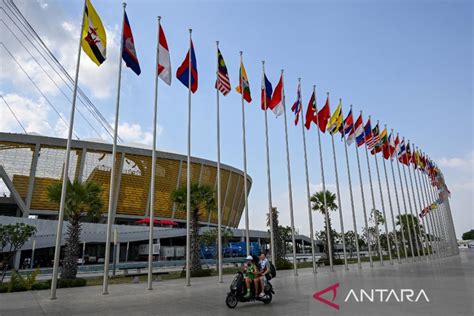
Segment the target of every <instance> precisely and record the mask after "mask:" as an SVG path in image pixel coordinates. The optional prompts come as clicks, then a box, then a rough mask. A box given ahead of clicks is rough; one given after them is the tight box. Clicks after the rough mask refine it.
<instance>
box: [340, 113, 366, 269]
mask: <svg viewBox="0 0 474 316" xmlns="http://www.w3.org/2000/svg"><path fill="white" fill-rule="evenodd" d="M350 111H351V113H352V104H351V110H350ZM341 115H342V112H341ZM352 128H354V126H352ZM342 137H343V138H344V152H345V154H346V165H347V178H348V180H349V196H350V198H351V210H352V224H353V225H354V233H355V244H356V252H357V266H358V267H359V269H362V264H361V262H360V250H359V234H358V233H357V222H356V216H355V208H354V196H353V194H352V179H351V169H350V168H349V155H348V154H347V139H346V130H345V126H344V123H343V127H342ZM354 137H355V133H354ZM355 146H357V142H356V144H355Z"/></svg>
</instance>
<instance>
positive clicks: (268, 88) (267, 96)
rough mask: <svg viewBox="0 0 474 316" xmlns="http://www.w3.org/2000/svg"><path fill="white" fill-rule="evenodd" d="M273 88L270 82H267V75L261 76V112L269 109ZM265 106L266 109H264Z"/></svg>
mask: <svg viewBox="0 0 474 316" xmlns="http://www.w3.org/2000/svg"><path fill="white" fill-rule="evenodd" d="M272 94H273V87H272V83H271V82H270V80H268V78H267V75H265V74H263V78H262V96H261V102H262V104H261V107H262V110H264V111H265V110H266V109H268V108H269V107H270V102H271V101H272ZM265 105H266V108H265Z"/></svg>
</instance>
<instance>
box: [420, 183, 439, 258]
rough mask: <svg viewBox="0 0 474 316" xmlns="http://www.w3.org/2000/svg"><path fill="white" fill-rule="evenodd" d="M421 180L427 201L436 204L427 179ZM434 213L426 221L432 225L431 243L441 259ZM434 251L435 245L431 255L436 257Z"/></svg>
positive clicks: (430, 213)
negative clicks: (434, 224)
mask: <svg viewBox="0 0 474 316" xmlns="http://www.w3.org/2000/svg"><path fill="white" fill-rule="evenodd" d="M421 178H422V179H423V187H424V190H425V195H426V197H427V199H430V200H431V201H432V203H434V202H436V198H435V196H434V195H433V194H430V190H429V189H428V182H427V177H423V175H422V176H421ZM433 211H434V210H433ZM432 213H433V212H431V211H430V212H429V213H428V218H427V219H426V221H427V222H428V223H429V225H431V229H430V235H431V242H432V243H434V245H435V247H436V256H437V257H438V258H439V244H438V241H437V240H436V238H435V231H434V226H433V217H432ZM433 251H434V249H433V245H431V254H433V255H434V252H433Z"/></svg>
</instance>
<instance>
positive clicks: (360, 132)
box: [349, 114, 370, 147]
mask: <svg viewBox="0 0 474 316" xmlns="http://www.w3.org/2000/svg"><path fill="white" fill-rule="evenodd" d="M369 130H370V128H369ZM354 136H355V139H356V142H357V147H360V146H362V145H363V144H364V143H365V133H364V122H363V121H362V114H359V117H358V118H357V121H356V122H355V125H354ZM349 137H350V135H349Z"/></svg>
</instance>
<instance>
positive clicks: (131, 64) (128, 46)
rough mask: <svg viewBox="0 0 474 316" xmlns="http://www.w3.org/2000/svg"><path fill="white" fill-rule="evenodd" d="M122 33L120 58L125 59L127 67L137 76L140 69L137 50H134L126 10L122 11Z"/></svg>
mask: <svg viewBox="0 0 474 316" xmlns="http://www.w3.org/2000/svg"><path fill="white" fill-rule="evenodd" d="M122 34H123V38H122V41H123V44H122V45H123V48H122V58H123V60H124V61H125V64H126V65H127V67H128V68H130V69H132V70H133V72H134V73H136V74H137V76H138V75H140V73H141V72H142V71H141V69H140V64H139V62H138V57H137V52H136V51H135V41H134V40H133V34H132V29H131V28H130V23H129V22H128V16H127V13H126V12H124V18H123V31H122Z"/></svg>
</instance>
